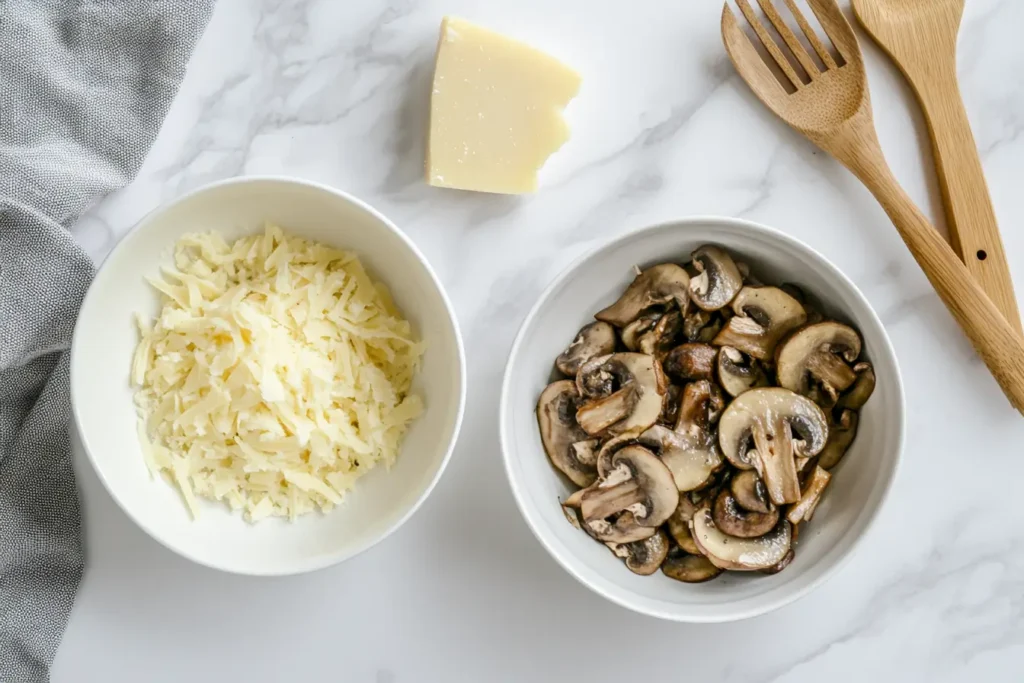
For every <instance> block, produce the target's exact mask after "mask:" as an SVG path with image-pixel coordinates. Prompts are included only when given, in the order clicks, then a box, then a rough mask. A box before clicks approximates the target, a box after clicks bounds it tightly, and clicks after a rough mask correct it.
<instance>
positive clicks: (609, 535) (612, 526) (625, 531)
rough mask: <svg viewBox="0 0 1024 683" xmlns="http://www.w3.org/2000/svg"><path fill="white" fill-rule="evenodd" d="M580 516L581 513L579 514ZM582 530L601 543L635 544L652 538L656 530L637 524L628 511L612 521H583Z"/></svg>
mask: <svg viewBox="0 0 1024 683" xmlns="http://www.w3.org/2000/svg"><path fill="white" fill-rule="evenodd" d="M580 514H581V515H582V513H580ZM582 526H583V530H584V531H585V532H587V534H588V535H589V536H590V537H591V538H593V539H595V540H598V541H601V542H602V543H635V542H636V541H642V540H644V539H647V538H650V537H651V536H653V535H654V534H655V533H656V532H657V529H655V528H654V527H651V526H644V525H642V524H639V523H637V521H636V517H635V516H634V515H633V513H632V512H629V511H628V510H627V511H626V512H623V513H622V514H620V515H619V516H618V517H616V518H615V519H614V520H612V521H609V520H607V519H592V520H590V521H589V522H588V521H586V520H583V523H582Z"/></svg>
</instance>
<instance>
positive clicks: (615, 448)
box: [597, 432, 639, 478]
mask: <svg viewBox="0 0 1024 683" xmlns="http://www.w3.org/2000/svg"><path fill="white" fill-rule="evenodd" d="M637 436H638V435H637V434H634V433H632V432H627V433H625V434H619V435H618V436H613V437H612V438H610V439H608V440H607V441H605V442H604V444H603V445H602V446H601V450H599V451H598V452H597V476H598V477H600V478H604V477H607V476H608V474H609V473H610V472H611V471H612V470H613V469H614V468H615V465H614V464H613V463H612V456H613V455H615V454H616V453H618V452H619V451H621V450H622V449H623V448H625V447H626V446H637V445H639V442H638V441H637V440H636V439H637Z"/></svg>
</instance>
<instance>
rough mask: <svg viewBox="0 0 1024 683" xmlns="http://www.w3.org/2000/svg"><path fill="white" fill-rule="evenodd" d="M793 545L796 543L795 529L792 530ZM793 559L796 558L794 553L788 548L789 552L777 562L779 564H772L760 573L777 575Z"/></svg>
mask: <svg viewBox="0 0 1024 683" xmlns="http://www.w3.org/2000/svg"><path fill="white" fill-rule="evenodd" d="M793 543H796V527H794V528H793ZM794 557H796V553H794V552H793V549H792V548H790V549H789V552H788V553H786V555H785V557H783V558H782V559H781V560H779V562H778V563H777V564H773V565H772V566H771V567H768V568H767V569H762V570H761V573H762V574H768V575H771V574H778V573H779V572H781V571H782V570H783V569H785V568H786V567H788V566H789V565H790V563H791V562H792V561H793V558H794Z"/></svg>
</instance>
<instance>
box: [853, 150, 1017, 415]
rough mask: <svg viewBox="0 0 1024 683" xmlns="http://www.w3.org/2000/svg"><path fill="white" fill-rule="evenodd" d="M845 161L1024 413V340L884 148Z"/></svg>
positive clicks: (1011, 399)
mask: <svg viewBox="0 0 1024 683" xmlns="http://www.w3.org/2000/svg"><path fill="white" fill-rule="evenodd" d="M846 151H847V152H850V151H851V150H850V148H847V150H846ZM837 156H838V155H837ZM840 159H841V160H842V161H843V162H844V163H845V164H846V165H847V166H848V167H849V168H850V170H851V171H853V173H854V174H855V175H856V176H857V177H858V178H860V179H861V181H863V183H864V184H865V185H866V186H867V188H868V189H869V190H871V193H872V194H874V195H875V198H876V199H878V201H879V203H880V204H881V205H882V208H884V209H885V212H886V213H887V214H889V218H891V219H892V222H893V225H895V226H896V229H897V230H898V231H899V233H900V236H901V237H902V238H903V241H904V242H906V244H907V247H908V248H909V249H910V253H911V254H913V256H914V258H915V259H916V260H917V263H918V264H919V265H920V266H921V269H922V270H924V273H925V275H926V276H927V277H928V280H929V281H930V282H931V283H932V287H934V288H935V291H936V292H937V293H938V295H939V298H940V299H942V302H943V303H944V304H946V308H948V309H949V312H950V313H952V314H953V317H954V318H956V321H957V323H959V325H960V327H961V328H962V329H963V331H964V333H965V334H966V335H967V338H968V339H969V340H970V341H971V344H973V345H974V349H975V350H976V351H977V352H978V355H979V356H981V359H982V360H983V361H984V362H985V365H987V366H988V369H989V370H990V371H991V372H992V375H993V376H994V377H995V379H996V381H997V382H998V383H999V386H1000V387H1001V388H1002V389H1003V392H1004V393H1005V394H1006V397H1007V398H1008V399H1009V400H1010V403H1011V404H1013V407H1014V408H1016V409H1017V410H1018V411H1020V412H1021V413H1024V339H1022V338H1021V336H1020V335H1019V334H1018V333H1017V332H1016V331H1014V329H1013V328H1011V327H1010V324H1009V323H1008V322H1007V321H1006V319H1005V318H1004V317H1003V316H1002V314H1001V313H1000V312H999V309H997V308H996V306H995V304H993V303H992V300H991V299H989V298H988V296H986V295H985V292H984V291H983V290H982V289H981V287H980V286H979V285H978V284H977V283H976V282H975V281H974V278H972V277H971V275H970V273H969V272H968V271H967V268H966V267H965V266H964V264H963V263H962V262H961V261H960V259H959V258H957V256H956V254H955V253H954V252H953V250H952V249H951V248H950V246H949V245H948V244H947V243H946V241H945V240H944V239H942V236H941V235H939V233H938V231H937V230H936V229H935V226H933V225H932V224H931V222H929V220H928V219H927V218H926V217H925V215H924V214H923V213H921V210H920V209H918V208H917V206H916V205H915V204H914V202H913V200H912V199H911V198H910V197H909V196H908V195H907V193H906V192H904V190H903V188H902V187H901V186H900V184H899V182H898V181H897V180H896V177H895V176H893V174H892V171H891V170H890V169H889V166H888V164H886V162H885V159H884V158H883V157H882V154H881V149H880V148H876V150H875V151H874V153H868V152H861V153H852V154H846V155H843V156H841V157H840Z"/></svg>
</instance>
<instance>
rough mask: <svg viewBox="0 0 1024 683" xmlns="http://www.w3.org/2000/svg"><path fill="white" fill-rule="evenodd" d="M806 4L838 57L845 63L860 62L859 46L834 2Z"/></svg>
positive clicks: (818, 0) (810, 0)
mask: <svg viewBox="0 0 1024 683" xmlns="http://www.w3.org/2000/svg"><path fill="white" fill-rule="evenodd" d="M807 4H808V5H810V6H811V11H812V12H814V16H816V17H818V23H820V24H821V28H822V30H824V31H825V35H827V36H828V37H829V40H831V41H832V44H833V45H835V47H836V50H837V51H838V52H839V56H841V57H842V58H843V59H845V60H846V61H847V62H850V61H860V59H861V55H860V45H859V44H858V43H857V36H856V35H855V34H854V32H853V27H852V26H850V22H849V21H847V20H846V16H845V15H844V14H843V10H841V9H839V5H837V4H836V2H835V0H807Z"/></svg>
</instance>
